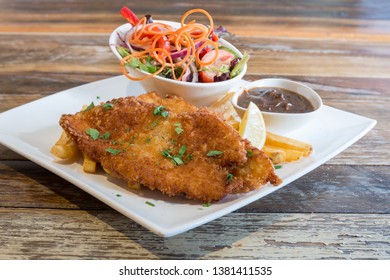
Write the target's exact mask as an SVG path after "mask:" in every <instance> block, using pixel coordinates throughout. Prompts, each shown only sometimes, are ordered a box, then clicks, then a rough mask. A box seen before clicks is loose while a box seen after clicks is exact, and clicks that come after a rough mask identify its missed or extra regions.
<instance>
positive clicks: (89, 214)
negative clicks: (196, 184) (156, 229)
mask: <svg viewBox="0 0 390 280" xmlns="http://www.w3.org/2000/svg"><path fill="white" fill-rule="evenodd" d="M194 3H195V4H194ZM122 5H128V6H129V7H130V8H132V9H133V10H134V11H136V13H137V14H138V15H144V14H147V13H149V14H152V15H153V17H154V18H158V19H166V20H172V19H178V18H179V17H180V16H181V15H182V14H183V13H184V12H185V11H187V10H189V9H191V8H195V7H202V8H204V9H206V10H208V11H209V12H210V13H211V14H212V15H213V18H214V21H215V22H216V24H217V25H223V26H225V27H226V28H227V29H228V30H229V31H230V32H231V33H233V34H235V36H234V37H232V38H230V41H231V42H232V43H233V44H235V45H236V46H237V47H238V48H239V49H240V50H242V51H246V52H248V53H249V54H250V55H251V60H250V63H249V68H248V72H247V74H246V76H245V77H244V78H245V79H246V80H255V79H260V78H265V77H284V78H289V79H294V80H297V81H300V82H303V83H305V84H307V85H309V86H311V87H313V88H314V89H315V90H317V91H318V92H319V94H320V95H321V96H322V98H323V101H324V103H325V104H326V105H329V106H332V107H335V108H338V109H342V110H346V111H350V112H353V113H356V114H359V115H363V116H366V117H369V118H372V119H375V120H377V121H378V123H377V125H376V126H375V127H374V129H373V130H371V131H370V132H369V133H368V134H367V135H365V136H364V137H363V138H362V139H361V140H359V141H358V142H357V143H355V144H354V145H352V146H351V147H350V148H348V149H347V150H345V151H343V152H342V153H341V154H339V155H338V156H336V157H335V158H333V159H331V160H329V161H328V162H327V163H326V164H324V165H322V166H320V167H319V168H317V169H315V170H314V171H312V172H310V173H309V174H307V175H305V176H303V177H301V178H300V179H298V180H296V181H294V182H293V183H291V184H289V185H288V186H286V187H284V188H282V189H281V190H279V191H277V192H274V193H272V194H271V195H268V196H266V197H264V198H262V199H260V200H258V201H256V202H253V203H251V204H250V205H247V206H246V207H243V208H241V209H239V210H237V211H235V212H233V213H231V214H228V215H226V216H224V217H222V218H219V219H217V220H215V221H212V222H210V223H207V224H205V225H203V226H200V227H198V228H195V229H193V230H191V231H188V232H186V233H183V234H180V235H177V236H174V237H171V238H162V237H159V236H157V235H155V234H154V233H151V232H149V231H148V230H146V229H145V228H143V227H141V226H140V225H138V224H136V223H135V222H133V221H132V220H130V219H128V218H127V217H125V216H123V215H121V214H120V213H118V212H116V211H115V210H112V209H111V208H110V207H108V206H106V205H105V204H103V203H102V202H100V201H98V200H97V199H95V198H94V197H92V196H90V195H88V194H87V193H85V192H83V191H82V190H80V189H79V188H78V187H76V186H74V185H72V184H71V183H69V182H67V181H65V180H63V179H61V178H60V177H58V176H56V175H54V174H52V173H51V172H49V171H47V170H45V169H44V168H42V167H40V166H39V165H37V164H35V163H34V162H31V161H29V160H27V159H25V158H24V157H22V156H20V155H18V154H16V153H15V152H13V151H11V150H10V149H8V148H6V147H4V146H2V145H0V248H1V249H0V259H233V258H234V259H253V258H264V259H390V172H389V171H390V168H389V165H390V143H389V142H390V141H389V140H390V132H389V131H390V125H389V123H390V111H389V108H388V107H389V105H390V4H389V1H387V0H382V1H380V0H373V1H371V0H362V1H358V0H344V1H337V0H331V1H325V0H313V1H310V0H299V1H283V0H279V1H272V2H271V1H266V0H262V1H257V0H245V1H231V0H224V1H166V0H164V1H150V0H143V1H104V0H95V1H81V0H74V1H55V0H45V1H39V2H35V1H28V0H21V1H8V0H0V48H1V52H0V112H4V111H6V110H9V109H12V108H15V107H17V106H20V105H22V104H25V103H27V102H30V101H33V100H37V99H39V98H42V97H45V96H49V95H51V94H53V93H56V92H59V91H62V90H65V89H69V88H72V87H74V86H78V85H82V84H86V83H89V82H92V81H97V80H101V79H104V78H108V77H113V76H117V75H120V74H121V72H120V70H119V68H118V61H117V59H116V58H115V57H114V56H113V54H112V53H111V51H110V49H109V47H108V43H107V42H108V36H109V34H110V33H111V31H112V30H113V29H114V28H115V27H116V26H118V25H120V24H123V23H124V20H123V19H122V18H121V16H120V15H119V10H120V8H121V7H122ZM26 117H28V116H26ZM10 125H12V124H10Z"/></svg>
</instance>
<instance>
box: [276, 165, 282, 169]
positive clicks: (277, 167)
mask: <svg viewBox="0 0 390 280" xmlns="http://www.w3.org/2000/svg"><path fill="white" fill-rule="evenodd" d="M274 167H275V169H280V168H282V165H275V166H274Z"/></svg>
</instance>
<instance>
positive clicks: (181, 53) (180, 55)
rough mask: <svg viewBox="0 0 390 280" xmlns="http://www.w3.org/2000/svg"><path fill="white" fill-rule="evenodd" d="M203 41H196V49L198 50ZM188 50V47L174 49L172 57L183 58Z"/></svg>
mask: <svg viewBox="0 0 390 280" xmlns="http://www.w3.org/2000/svg"><path fill="white" fill-rule="evenodd" d="M202 43H203V42H197V43H195V50H197V49H198V48H199V47H200V46H201V45H202ZM187 52H188V48H185V49H182V50H180V51H173V52H171V57H172V59H176V58H183V57H185V56H186V54H187Z"/></svg>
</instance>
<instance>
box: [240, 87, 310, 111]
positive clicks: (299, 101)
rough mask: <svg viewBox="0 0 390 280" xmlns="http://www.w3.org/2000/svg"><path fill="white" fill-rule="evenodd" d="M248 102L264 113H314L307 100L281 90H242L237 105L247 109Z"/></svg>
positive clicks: (260, 88) (256, 88)
mask: <svg viewBox="0 0 390 280" xmlns="http://www.w3.org/2000/svg"><path fill="white" fill-rule="evenodd" d="M250 101H252V102H253V103H255V104H256V105H257V106H258V107H259V109H260V111H264V112H275V113H308V112H312V111H314V106H313V104H311V103H310V101H309V100H307V98H305V97H304V96H302V95H300V94H298V93H296V92H293V91H290V90H287V89H283V88H276V87H255V88H251V89H249V90H244V92H243V93H242V94H241V95H240V96H239V97H238V100H237V104H238V106H240V107H243V108H247V107H248V105H249V102H250Z"/></svg>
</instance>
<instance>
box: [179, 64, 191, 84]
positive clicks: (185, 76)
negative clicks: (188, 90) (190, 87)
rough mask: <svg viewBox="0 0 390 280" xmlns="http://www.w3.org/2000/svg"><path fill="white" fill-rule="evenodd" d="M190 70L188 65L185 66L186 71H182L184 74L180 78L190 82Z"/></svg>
mask: <svg viewBox="0 0 390 280" xmlns="http://www.w3.org/2000/svg"><path fill="white" fill-rule="evenodd" d="M191 74H192V73H191V70H190V67H187V69H186V72H185V73H184V75H183V76H182V77H181V80H182V81H183V82H190V78H191Z"/></svg>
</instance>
